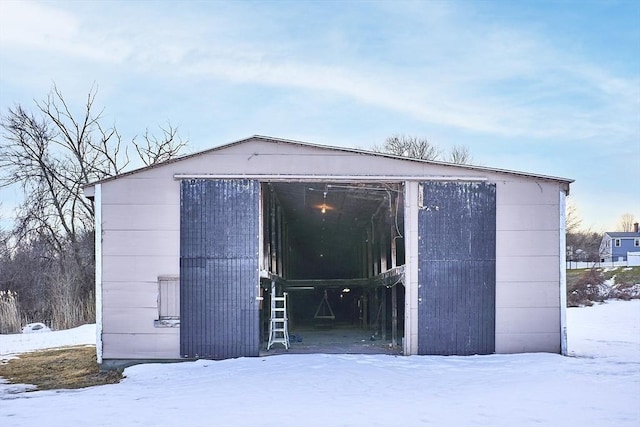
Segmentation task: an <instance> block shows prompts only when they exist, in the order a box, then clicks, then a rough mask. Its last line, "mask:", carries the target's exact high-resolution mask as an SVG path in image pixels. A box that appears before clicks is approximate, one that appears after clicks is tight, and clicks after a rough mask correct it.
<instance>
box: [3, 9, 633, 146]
mask: <svg viewBox="0 0 640 427" xmlns="http://www.w3.org/2000/svg"><path fill="white" fill-rule="evenodd" d="M7 4H8V6H7ZM7 4H5V5H4V6H3V13H2V16H3V18H2V20H3V21H1V22H0V24H1V27H2V28H3V29H2V30H0V36H1V38H0V43H1V44H2V45H3V46H5V47H7V46H9V47H13V48H14V49H21V48H28V49H31V50H35V51H45V52H47V51H49V52H51V51H53V52H56V53H58V54H60V55H63V56H64V55H68V56H71V57H75V58H82V59H85V60H88V61H94V62H106V63H112V64H122V67H124V68H126V69H127V70H128V71H130V72H131V73H133V74H134V75H137V77H138V78H144V76H145V75H147V74H150V75H153V76H154V78H160V79H162V78H164V79H167V84H172V82H182V83H184V82H188V81H189V80H191V79H194V78H196V79H198V80H201V81H205V82H206V81H207V80H215V81H225V82H230V83H234V84H251V85H257V86H266V87H270V86H271V87H273V86H278V87H286V88H293V89H298V90H305V91H310V92H315V93H319V94H322V93H331V94H334V95H337V96H343V97H346V98H348V99H351V100H356V101H358V102H360V103H362V104H366V105H373V106H376V107H379V108H382V109H388V110H391V111H394V112H401V113H404V114H407V115H409V116H411V117H414V118H416V119H419V120H421V121H424V122H427V123H433V124H437V125H443V126H449V127H452V128H457V129H461V130H464V131H469V132H482V133H487V134H495V135H499V136H506V137H524V136H526V137H534V138H558V139H562V140H569V141H571V140H582V141H583V140H585V139H589V138H593V139H597V138H598V137H600V139H602V136H603V135H611V134H614V135H616V136H617V137H618V138H621V139H626V140H629V139H633V138H636V139H637V135H638V131H639V129H638V122H637V111H638V109H639V108H640V85H639V82H638V80H637V79H628V78H625V77H620V76H615V75H612V74H611V73H610V72H608V71H607V70H606V69H605V68H603V67H601V66H600V65H599V64H592V63H590V62H589V61H588V60H587V59H584V58H581V57H579V56H575V55H573V54H571V53H567V52H564V51H563V50H562V47H557V46H555V45H554V43H553V40H549V39H548V38H547V36H545V35H543V34H539V33H536V32H535V31H534V30H532V29H527V28H517V27H515V26H505V25H503V24H501V25H500V26H498V25H497V24H493V23H491V22H489V21H485V22H483V21H481V20H478V19H477V17H476V16H474V15H473V14H472V13H469V12H468V11H466V10H465V9H466V8H468V6H469V5H468V4H465V5H464V9H459V8H457V5H456V4H455V3H451V4H450V3H447V4H444V5H442V4H439V3H436V4H431V3H429V4H426V5H425V4H423V3H407V4H404V6H405V9H403V8H402V6H397V4H394V5H393V7H392V8H390V6H389V5H388V4H386V3H382V4H381V6H380V8H381V10H382V13H384V14H386V15H387V16H388V18H389V21H388V22H385V23H384V24H380V32H381V34H382V36H383V37H384V39H382V40H381V41H378V42H379V43H380V51H379V53H378V55H377V56H376V55H373V56H371V55H364V54H362V53H359V49H358V48H361V47H362V46H361V44H362V43H365V42H366V40H365V41H364V42H363V41H362V40H359V39H356V38H355V36H353V35H352V33H353V32H354V31H355V30H354V29H352V30H351V32H350V33H346V32H345V31H346V30H345V31H342V32H339V31H335V30H332V28H331V26H330V25H328V28H327V32H328V33H327V34H324V35H322V33H321V32H319V31H315V32H309V33H308V34H300V38H293V37H289V36H290V34H287V33H286V32H285V33H277V31H276V30H274V28H275V27H276V26H275V25H271V26H270V25H268V24H262V23H261V22H260V17H259V16H258V15H259V13H260V12H259V11H257V12H253V13H252V11H251V10H248V9H247V6H244V5H243V6H242V7H239V8H237V9H234V8H233V7H230V8H221V10H220V11H218V10H216V12H219V13H213V12H211V10H209V9H206V8H205V9H202V10H196V11H191V12H181V13H183V14H182V15H180V16H179V17H177V16H174V15H173V14H171V13H172V12H175V14H177V13H178V11H174V10H169V9H172V7H170V6H169V5H167V4H162V5H164V6H165V7H167V10H166V11H165V12H168V14H167V13H165V14H163V12H162V11H158V10H155V9H154V7H156V8H157V7H158V4H156V3H153V4H149V5H148V6H146V5H145V3H138V4H135V5H134V6H128V7H125V4H124V3H119V4H118V8H117V9H116V8H113V7H108V6H113V4H110V3H99V4H98V7H96V8H94V9H90V8H89V9H87V8H84V9H79V11H76V10H74V9H72V8H71V7H69V8H67V9H63V8H61V7H58V6H52V5H51V4H48V3H30V2H29V3H23V2H20V3H18V2H9V3H7ZM374 5H375V4H374ZM71 6H72V7H73V6H74V3H71ZM222 9H224V10H222ZM151 11H153V13H151ZM200 11H201V12H202V13H198V12H200ZM378 12H380V11H378ZM142 17H143V19H142ZM281 19H282V20H286V17H285V18H281ZM344 19H345V20H353V21H354V28H357V26H358V23H359V22H358V19H360V18H359V17H358V16H355V15H354V16H347V17H345V18H344ZM100 22H103V23H104V22H106V23H107V24H102V25H98V24H99V23H100ZM405 26H406V27H405ZM261 31H263V32H264V34H262V33H261ZM261 35H263V36H264V37H260V36H261ZM349 35H351V37H352V38H350V37H349ZM273 37H275V38H273ZM305 37H309V38H308V39H305ZM319 37H320V41H319V39H318V38H319ZM322 43H328V44H329V45H327V46H324V47H322ZM371 43H377V42H375V41H372V42H371ZM307 46H315V47H318V46H320V47H319V49H321V51H308V50H307ZM369 48H370V49H371V50H375V49H374V48H375V46H369ZM397 58H402V59H403V61H398V60H397ZM60 60H61V61H64V58H61V59H60ZM129 78H131V75H130V76H129Z"/></svg>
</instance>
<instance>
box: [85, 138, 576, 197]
mask: <svg viewBox="0 0 640 427" xmlns="http://www.w3.org/2000/svg"><path fill="white" fill-rule="evenodd" d="M256 140H258V141H265V142H272V143H280V144H292V145H298V146H304V147H314V148H319V149H323V150H327V151H339V152H345V153H356V154H363V155H368V156H380V157H387V158H393V159H398V160H402V161H406V162H420V163H425V164H432V165H439V166H447V167H452V168H461V169H467V170H476V171H484V172H499V173H505V174H510V175H517V176H523V177H529V178H537V179H545V180H552V181H557V182H560V183H564V184H566V186H567V190H568V187H569V184H570V183H572V182H574V180H572V179H568V178H561V177H555V176H548V175H539V174H532V173H527V172H520V171H514V170H508V169H498V168H490V167H485V166H474V165H461V164H456V163H449V162H441V161H435V160H422V159H415V158H409V157H403V156H398V155H393V154H387V153H378V152H374V151H367V150H361V149H355V148H345V147H335V146H329V145H321V144H314V143H309V142H302V141H295V140H289V139H283V138H274V137H269V136H262V135H254V136H251V137H249V138H244V139H241V140H238V141H234V142H231V143H227V144H223V145H220V146H217V147H213V148H209V149H206V150H203V151H199V152H196V153H192V154H187V155H183V156H179V157H175V158H173V159H170V160H167V161H164V162H161V163H156V164H154V165H150V166H145V167H142V168H138V169H134V170H131V171H128V172H124V173H122V174H119V175H115V176H112V177H109V178H104V179H101V180H98V181H94V182H91V183H88V184H86V185H85V186H84V187H85V188H88V187H93V186H94V185H95V184H101V183H104V182H108V181H112V180H115V179H118V178H120V177H123V176H128V175H132V174H135V173H138V172H142V171H145V170H149V169H153V168H158V167H162V166H164V165H167V164H171V163H176V162H180V161H182V160H186V159H189V158H192V157H196V156H201V155H205V154H208V153H213V152H216V151H221V150H224V149H226V148H229V147H232V146H235V145H239V144H243V143H247V142H249V141H256Z"/></svg>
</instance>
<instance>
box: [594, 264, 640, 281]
mask: <svg viewBox="0 0 640 427" xmlns="http://www.w3.org/2000/svg"><path fill="white" fill-rule="evenodd" d="M602 274H603V275H604V278H605V279H607V280H608V279H611V278H612V277H613V276H616V283H640V267H618V268H615V269H611V270H609V269H607V271H603V272H602Z"/></svg>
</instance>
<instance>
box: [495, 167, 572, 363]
mask: <svg viewBox="0 0 640 427" xmlns="http://www.w3.org/2000/svg"><path fill="white" fill-rule="evenodd" d="M558 190H559V187H558V184H557V183H554V182H550V181H544V180H539V181H535V180H529V179H525V178H521V179H518V178H515V177H514V178H512V179H511V180H509V181H502V182H499V183H498V189H497V200H496V202H497V212H496V220H497V230H498V231H497V243H496V280H497V283H496V352H499V353H511V352H531V351H551V352H560V338H561V337H560V287H559V278H560V245H559V244H558V242H559V233H560V223H559V222H560V213H559V209H560V208H559V196H558Z"/></svg>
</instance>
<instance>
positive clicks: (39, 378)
mask: <svg viewBox="0 0 640 427" xmlns="http://www.w3.org/2000/svg"><path fill="white" fill-rule="evenodd" d="M0 377H3V378H4V379H5V380H7V381H9V382H10V383H13V384H33V385H35V386H36V387H37V390H52V389H60V388H66V389H72V388H83V387H90V386H95V385H103V384H115V383H118V382H120V380H121V379H122V371H109V372H100V367H99V366H98V363H97V362H96V349H95V347H87V346H83V347H65V348H59V349H53V350H43V351H36V352H33V353H24V354H21V355H20V356H19V358H17V359H10V360H8V361H5V362H3V363H0Z"/></svg>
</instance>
